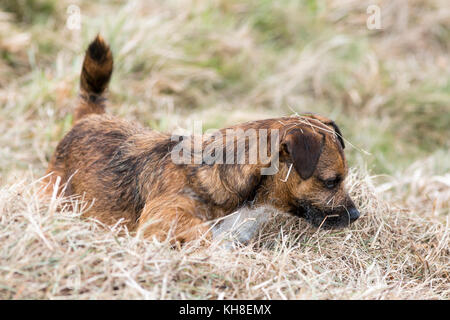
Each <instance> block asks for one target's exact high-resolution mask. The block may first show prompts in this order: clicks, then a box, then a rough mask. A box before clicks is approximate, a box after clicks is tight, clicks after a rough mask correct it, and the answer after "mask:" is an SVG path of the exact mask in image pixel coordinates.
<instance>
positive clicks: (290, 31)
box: [0, 0, 450, 299]
mask: <svg viewBox="0 0 450 320" xmlns="http://www.w3.org/2000/svg"><path fill="white" fill-rule="evenodd" d="M71 4H75V5H77V6H78V7H79V8H80V10H81V28H80V29H75V30H73V29H70V28H68V27H67V25H66V22H67V19H68V18H69V13H68V12H67V10H68V7H69V6H70V5H71ZM370 4H378V5H379V6H380V8H381V25H382V29H380V30H369V29H368V28H367V27H366V20H367V18H368V14H367V13H366V9H367V7H368V6H369V5H370ZM99 32H100V33H101V34H102V35H103V36H104V38H105V39H106V40H107V41H108V42H109V43H110V45H111V48H112V51H113V53H114V59H115V70H114V74H113V78H112V81H111V85H110V92H109V99H110V107H109V110H108V112H110V113H112V114H115V115H119V116H121V117H124V118H126V119H129V120H136V121H139V122H140V123H142V124H144V125H146V126H148V127H151V128H154V129H156V130H161V131H170V130H174V129H176V128H188V127H189V126H191V125H192V121H194V120H202V121H203V123H204V129H205V130H206V129H209V128H221V127H224V126H227V125H231V124H235V123H238V122H241V121H247V120H254V119H262V118H267V117H273V116H285V115H291V114H294V113H296V112H298V113H300V112H304V111H311V112H316V113H319V114H323V115H325V116H328V117H330V118H333V119H335V120H336V122H337V123H338V124H339V126H340V127H341V130H342V132H343V135H344V137H345V138H346V139H347V140H348V141H349V142H351V144H352V145H353V147H351V146H349V147H348V148H347V149H346V154H347V157H348V160H349V164H350V166H351V167H352V171H351V174H350V176H349V178H348V181H347V184H348V187H349V189H350V191H351V194H352V196H353V197H354V199H356V203H357V205H358V207H359V209H360V211H361V212H362V214H363V216H362V217H361V219H360V220H358V221H357V222H356V223H355V224H353V225H352V226H351V227H350V228H348V229H345V230H341V231H324V230H317V229H314V228H312V227H309V226H308V225H307V224H306V223H305V222H303V221H299V220H298V219H296V218H294V217H290V216H287V215H285V214H281V213H274V216H273V219H272V220H271V221H270V223H269V224H268V225H267V226H266V227H265V228H264V230H262V232H261V233H260V236H259V238H258V239H257V240H255V241H254V242H253V243H251V245H249V246H246V247H243V248H239V249H236V250H234V251H228V250H225V249H223V248H222V247H220V246H219V244H218V243H212V244H211V246H210V247H208V248H199V247H198V244H195V243H194V244H191V245H189V246H186V247H184V248H182V249H181V250H174V249H171V248H170V245H169V244H168V243H159V242H157V241H152V240H145V239H142V237H141V236H140V235H139V234H138V235H119V233H120V231H121V229H120V227H117V226H116V227H111V226H103V225H101V224H100V223H98V222H96V221H91V220H86V219H81V218H80V213H81V212H82V211H83V210H84V209H85V208H84V207H83V204H82V203H79V207H78V208H77V210H75V211H67V210H63V212H61V213H57V214H56V213H55V207H56V206H57V205H58V204H59V203H63V202H64V201H68V200H67V199H59V198H56V199H53V201H52V202H51V203H50V204H48V203H41V202H40V201H39V200H38V198H37V196H36V192H37V191H36V187H37V184H38V179H39V178H40V177H41V176H42V175H43V174H44V172H45V169H46V167H47V163H48V160H49V157H50V156H51V154H52V152H53V150H54V149H55V147H56V144H57V143H58V141H59V140H60V139H61V138H62V137H63V135H64V134H65V133H66V132H67V131H68V130H69V129H70V126H71V115H72V111H73V107H74V105H75V103H76V98H77V94H78V81H79V74H80V69H81V62H82V58H83V54H84V50H85V49H86V46H87V44H88V43H89V41H91V40H92V39H93V38H94V37H95V35H96V34H97V33H99ZM449 52H450V4H449V2H448V1H447V0H427V1H426V0H411V1H406V0H397V1H387V0H386V1H381V0H380V1H373V2H372V1H360V0H348V1H337V0H336V1H331V0H330V1H314V0H307V1H306V0H305V1H294V0H279V1H275V0H274V1H268V0H259V1H257V0H246V1H235V0H215V1H194V0H192V1H185V0H180V1H175V0H173V1H144V0H142V1H99V2H96V3H92V2H91V1H75V0H73V1H67V0H63V1H56V0H19V1H16V0H3V1H2V2H1V3H0V132H1V135H0V299H89V298H93V299H142V298H152V299H183V298H192V299H325V298H327V299H345V298H347V299H449V298H450V249H449V244H450V225H449V224H450V218H449V217H450V216H449V213H450V209H449V207H450V160H449V159H450V151H449V150H450V148H449V147H450V54H449Z"/></svg>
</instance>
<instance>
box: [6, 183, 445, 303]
mask: <svg viewBox="0 0 450 320" xmlns="http://www.w3.org/2000/svg"><path fill="white" fill-rule="evenodd" d="M349 185H350V188H351V190H352V191H351V192H352V194H353V196H354V197H355V199H356V201H357V203H358V204H359V206H360V209H361V211H362V212H363V213H364V215H363V217H362V218H361V219H360V220H359V221H358V223H355V224H354V225H353V226H352V227H351V228H350V229H348V230H343V231H338V232H336V231H323V230H315V229H314V228H310V227H309V226H308V225H306V223H304V222H302V221H299V220H298V219H297V218H294V217H288V216H286V215H284V214H280V213H278V214H277V213H274V218H273V219H271V221H270V222H269V223H268V224H267V225H266V227H265V228H264V229H263V230H262V232H261V233H260V236H259V238H258V239H257V240H255V241H253V242H252V243H251V245H249V246H246V247H242V248H239V249H236V250H227V249H224V248H222V247H221V246H220V243H212V244H211V246H209V247H199V246H198V245H197V244H195V243H193V244H190V245H188V246H186V247H184V248H182V249H181V250H176V249H171V248H170V246H169V245H168V244H167V243H158V242H156V241H149V240H144V239H141V238H140V236H139V235H136V236H131V235H127V236H119V235H118V233H119V231H120V230H119V228H114V227H106V226H102V225H101V224H99V223H98V222H95V221H86V220H82V219H80V218H79V215H80V212H81V211H82V210H83V209H82V208H81V209H80V210H76V211H75V212H66V211H64V212H62V213H61V214H55V213H54V204H56V202H61V201H62V199H55V201H56V202H55V203H53V204H50V205H44V204H42V203H39V201H38V200H37V197H36V194H35V191H34V190H35V184H31V185H30V184H26V183H18V184H15V185H11V186H8V187H5V188H3V189H2V190H1V192H0V195H1V199H0V210H1V216H0V217H1V219H0V241H1V243H2V246H1V248H0V279H1V280H0V297H1V298H2V299H12V298H14V299H30V298H31V299H88V298H89V299H111V298H114V299H144V298H145V299H148V298H150V299H185V298H191V299H224V298H226V299H336V298H338V299H448V298H449V294H450V287H449V277H450V264H449V263H450V261H449V246H448V244H449V237H450V230H449V228H448V224H449V220H448V219H447V221H446V222H445V223H440V222H439V221H436V220H433V219H432V218H431V217H427V216H418V215H417V214H414V213H413V212H411V211H409V210H404V209H400V208H396V207H394V206H391V205H388V204H387V203H386V202H384V201H383V200H381V199H380V197H379V195H378V194H377V193H376V191H375V188H374V186H373V184H372V179H371V178H370V177H369V176H357V175H356V174H352V176H351V177H350V179H349ZM18 235H20V236H18Z"/></svg>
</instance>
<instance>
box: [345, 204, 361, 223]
mask: <svg viewBox="0 0 450 320" xmlns="http://www.w3.org/2000/svg"><path fill="white" fill-rule="evenodd" d="M348 214H349V216H350V222H353V221H355V220H356V219H358V218H359V216H360V213H359V211H358V209H356V208H354V207H353V208H350V209H349V210H348Z"/></svg>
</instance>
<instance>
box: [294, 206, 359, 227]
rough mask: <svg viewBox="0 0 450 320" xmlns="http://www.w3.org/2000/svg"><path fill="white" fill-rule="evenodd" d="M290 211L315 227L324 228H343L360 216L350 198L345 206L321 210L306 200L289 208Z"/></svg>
mask: <svg viewBox="0 0 450 320" xmlns="http://www.w3.org/2000/svg"><path fill="white" fill-rule="evenodd" d="M291 213H292V214H294V215H295V216H298V217H301V218H304V219H305V220H306V221H308V222H309V223H310V224H312V225H313V226H315V227H320V228H324V229H340V228H345V227H348V226H349V225H350V224H352V223H353V222H355V221H356V220H357V219H358V218H359V217H360V213H359V211H358V209H356V207H355V205H354V204H353V201H351V200H350V201H348V202H347V205H346V206H339V207H335V208H333V209H332V210H331V209H330V210H321V209H319V208H317V207H315V206H313V205H311V204H310V203H308V202H301V203H299V204H298V205H297V206H296V207H295V208H293V210H291Z"/></svg>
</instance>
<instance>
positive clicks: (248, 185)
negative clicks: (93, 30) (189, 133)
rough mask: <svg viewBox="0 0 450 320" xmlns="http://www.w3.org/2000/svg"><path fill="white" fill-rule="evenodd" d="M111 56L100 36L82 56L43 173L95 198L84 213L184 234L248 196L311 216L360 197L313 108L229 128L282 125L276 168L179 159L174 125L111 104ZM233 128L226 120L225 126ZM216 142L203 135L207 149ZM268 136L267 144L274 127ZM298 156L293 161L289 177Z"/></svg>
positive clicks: (162, 233)
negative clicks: (75, 87) (163, 129)
mask: <svg viewBox="0 0 450 320" xmlns="http://www.w3.org/2000/svg"><path fill="white" fill-rule="evenodd" d="M112 66H113V62H112V54H111V52H110V50H109V48H108V46H107V45H106V44H105V42H104V41H103V40H102V39H101V38H100V37H97V38H96V39H95V40H94V42H93V43H91V45H90V46H89V48H88V50H87V52H86V57H85V60H84V63H83V69H82V74H81V81H80V83H81V99H80V103H79V105H78V107H77V109H76V110H75V117H74V120H75V124H74V126H73V128H72V129H71V130H70V131H69V132H68V133H67V135H66V136H65V137H64V138H63V139H62V140H61V141H60V143H59V145H58V146H57V148H56V151H55V153H54V155H53V157H52V159H51V161H50V164H49V167H48V172H47V173H48V174H49V176H48V177H47V179H46V180H45V185H46V192H47V193H52V187H53V184H54V182H55V178H56V177H57V176H59V177H61V186H63V185H65V195H67V196H68V195H84V199H85V200H87V201H90V202H92V207H91V208H90V209H89V210H88V211H87V212H86V213H85V215H86V216H91V217H95V218H97V219H99V220H101V221H103V222H105V223H111V224H112V223H116V222H117V221H118V220H119V219H123V222H124V223H126V224H127V226H128V228H129V229H131V230H135V229H137V228H143V230H144V233H145V235H146V236H153V235H154V236H157V237H158V238H165V237H167V236H170V237H173V238H174V239H176V240H177V241H180V242H184V241H189V240H193V239H197V238H198V237H199V236H200V235H202V234H205V233H206V232H207V230H208V226H207V225H205V224H204V222H206V221H209V220H212V219H215V218H219V217H223V216H225V215H228V214H230V213H232V212H233V211H235V210H236V209H238V208H239V207H242V206H245V205H250V204H251V205H262V204H266V203H270V204H272V205H273V206H275V207H277V208H279V209H281V210H284V211H288V212H291V213H293V214H297V215H299V216H305V217H307V218H309V216H308V214H309V215H311V212H315V211H314V210H319V211H320V212H324V215H325V216H326V215H327V214H328V213H327V212H338V215H340V218H342V217H343V216H344V215H345V212H344V209H345V210H347V209H348V208H350V207H352V206H353V203H351V200H350V198H349V197H348V195H347V193H346V192H345V190H344V188H343V183H342V181H343V180H344V178H345V176H346V174H347V170H348V169H347V164H346V160H345V156H344V152H343V147H344V142H343V140H342V137H341V133H340V131H339V129H338V128H337V126H336V125H335V124H334V122H332V121H331V120H329V119H327V118H323V117H319V116H314V115H306V116H302V117H285V118H277V119H267V120H259V121H253V122H248V123H244V124H239V125H236V126H234V127H231V128H227V129H242V130H244V131H245V130H248V129H256V133H257V134H258V133H259V131H258V129H278V130H279V133H280V150H279V151H277V155H279V157H280V164H279V171H278V173H276V174H274V175H271V176H262V175H261V172H260V171H261V168H263V167H268V166H269V164H262V163H260V162H258V163H256V164H248V162H247V164H220V163H212V164H207V163H199V164H175V163H174V162H173V161H172V159H171V155H170V153H171V151H172V149H173V148H174V146H175V145H176V144H177V143H178V142H177V141H172V139H171V135H170V134H166V133H160V132H156V131H153V130H149V129H145V128H141V127H139V126H136V124H134V123H129V122H127V121H124V120H121V119H117V118H115V117H112V116H109V115H106V114H104V92H105V90H106V87H107V84H108V81H109V78H110V75H111V72H112ZM227 129H222V130H221V131H222V132H223V133H224V136H225V132H226V130H227ZM240 139H245V141H247V145H246V156H247V157H248V153H249V152H253V151H255V150H249V148H250V146H249V145H248V138H245V137H244V138H240ZM237 140H238V139H237ZM187 141H189V139H188V140H187ZM211 143H212V142H211V141H209V140H208V139H206V137H205V139H204V142H203V149H205V148H207V147H208V146H209V145H211ZM228 143H229V142H228ZM268 145H269V147H268V149H269V150H270V131H269V137H268ZM303 148H307V149H306V150H307V151H304V149H303ZM299 150H300V151H299ZM302 150H303V152H302ZM305 152H308V154H305ZM224 155H225V151H224ZM270 156H271V157H273V156H275V155H273V154H270ZM291 164H293V165H294V167H295V170H294V169H292V170H291V171H292V172H291V173H290V174H289V177H288V179H287V180H286V181H284V179H285V178H286V175H287V173H288V169H289V167H290V165H291ZM336 176H339V177H340V180H339V184H338V185H337V186H336V188H335V189H333V190H330V189H328V188H325V187H324V184H323V181H325V180H327V179H330V178H334V177H336ZM62 190H63V189H62V187H60V190H59V192H62ZM311 206H312V208H314V210H313V211H311V210H309V209H308V208H310V207H311ZM353 207H354V206H353ZM308 210H309V211H308ZM308 212H309V213H308ZM310 220H311V219H310ZM312 220H314V219H312ZM313 222H314V221H313ZM205 236H206V237H209V236H210V235H209V234H206V235H205Z"/></svg>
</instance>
